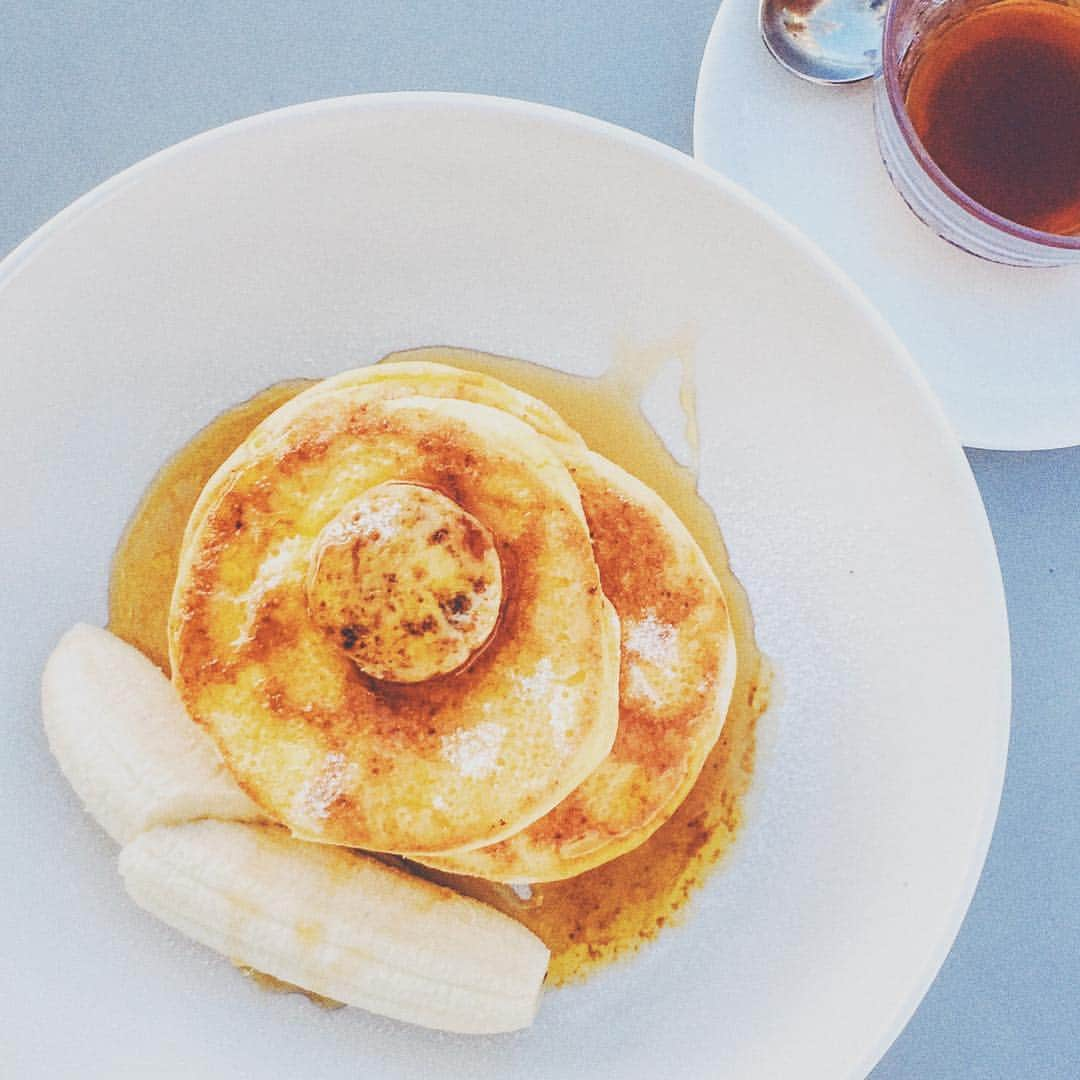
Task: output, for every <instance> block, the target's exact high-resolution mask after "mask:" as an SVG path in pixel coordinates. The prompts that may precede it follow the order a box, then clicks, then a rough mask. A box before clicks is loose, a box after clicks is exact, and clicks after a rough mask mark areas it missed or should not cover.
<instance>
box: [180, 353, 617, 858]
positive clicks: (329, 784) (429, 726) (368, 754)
mask: <svg viewBox="0 0 1080 1080" xmlns="http://www.w3.org/2000/svg"><path fill="white" fill-rule="evenodd" d="M406 367H409V368H410V369H411V370H408V371H405V370H402V371H401V372H400V374H401V376H402V378H401V380H399V381H394V380H393V379H392V378H390V377H389V376H390V373H391V372H392V371H393V368H401V369H405V368H406ZM427 367H428V365H393V366H392V367H391V366H390V365H387V366H386V367H385V368H382V369H380V368H370V369H365V370H364V371H363V372H361V373H357V374H356V375H354V374H352V373H346V374H345V375H342V376H338V377H337V378H336V379H333V380H328V381H327V382H326V383H321V384H319V385H317V386H316V387H314V388H312V390H309V391H306V392H305V393H303V394H301V395H299V396H298V397H296V398H295V399H293V401H291V402H289V403H288V404H287V405H285V406H283V408H282V409H280V410H278V411H277V412H276V413H274V414H272V415H271V416H270V417H268V418H267V420H266V421H264V422H263V424H261V425H259V427H257V428H256V429H255V431H254V432H253V433H252V435H251V436H250V437H249V439H248V440H246V441H245V443H244V444H242V445H241V447H239V448H238V450H237V451H236V452H235V453H234V454H233V455H232V456H231V457H230V459H229V460H228V461H226V462H225V464H224V465H223V466H222V467H221V469H219V470H218V472H217V473H216V474H215V476H214V477H213V478H212V479H211V481H210V482H209V484H208V485H207V487H206V489H205V490H204V492H203V494H202V496H201V497H200V500H199V503H198V505H197V506H196V509H195V511H194V512H193V514H192V518H191V521H190V522H189V526H188V531H187V534H186V536H185V542H184V548H183V552H182V555H181V561H180V571H179V574H178V578H177V585H176V590H175V592H174V596H173V605H172V612H171V618H170V655H171V660H172V666H173V672H174V680H175V682H176V684H177V687H178V689H179V690H180V692H181V694H182V696H183V698H184V700H185V702H186V704H187V706H188V708H189V710H190V712H191V713H192V715H193V716H194V717H195V718H196V719H197V720H198V721H199V722H200V723H202V724H204V725H205V726H206V727H207V729H208V730H209V732H210V733H211V735H212V736H213V737H214V739H215V741H216V742H217V744H218V746H219V748H220V749H221V751H222V753H223V755H224V757H225V759H226V761H227V762H228V764H229V767H230V769H231V770H232V772H233V774H234V775H235V776H236V778H237V779H238V781H239V782H240V783H241V785H242V786H243V787H244V788H245V789H246V790H247V791H248V792H249V794H251V795H252V797H253V798H254V799H255V800H256V801H257V802H259V803H260V804H261V805H262V806H263V807H264V808H265V809H266V810H267V811H268V812H269V813H271V814H272V815H273V816H274V817H276V818H278V819H279V820H281V821H283V822H284V823H285V824H287V825H288V826H290V828H292V829H293V831H294V832H295V833H296V834H298V835H301V836H304V837H307V838H310V839H316V840H321V841H325V842H330V843H339V844H348V845H351V846H356V847H363V848H368V849H371V850H381V851H396V852H404V853H426V854H432V853H436V854H437V853H446V852H451V851H459V850H465V849H467V848H471V847H475V846H479V845H483V844H490V843H492V842H494V841H497V840H499V839H501V838H503V837H505V836H508V835H510V834H512V833H514V832H517V831H519V830H520V829H522V828H524V827H525V826H526V825H528V824H529V823H530V822H532V821H534V820H536V819H537V818H538V817H541V816H542V815H543V814H544V813H546V812H547V811H548V810H549V809H550V808H551V807H552V806H554V805H555V804H556V803H557V802H559V801H560V800H561V799H562V798H563V797H564V796H565V795H566V794H568V793H569V792H570V791H571V790H572V789H573V788H574V787H576V786H577V785H578V784H579V783H580V782H581V781H582V780H583V779H584V778H585V777H586V776H587V775H588V774H589V773H590V772H591V771H592V770H593V769H594V768H595V767H596V766H597V765H598V764H599V763H600V761H601V760H602V759H603V758H604V756H605V755H606V753H607V751H608V750H609V748H610V746H611V743H612V740H613V738H614V733H615V727H616V723H617V684H618V675H617V666H618V627H617V623H616V620H615V618H614V614H613V612H612V610H611V608H610V605H609V604H608V602H607V601H606V599H605V597H604V595H603V593H602V591H601V589H600V587H599V575H598V571H597V567H596V562H595V560H594V557H593V553H592V549H591V544H590V538H589V534H588V529H587V527H586V523H585V520H584V516H583V514H582V510H581V504H580V500H579V497H578V494H577V490H576V487H575V486H574V483H573V480H572V479H571V477H570V475H569V473H568V471H567V469H566V467H565V466H564V465H563V464H562V462H561V461H560V460H559V458H558V456H557V455H556V453H555V450H554V444H553V443H552V442H551V441H550V440H548V439H544V438H541V437H540V436H539V435H538V434H537V433H536V432H535V431H534V430H533V428H532V427H530V426H529V425H528V424H526V423H524V422H523V421H522V420H519V419H516V418H515V417H514V416H511V415H508V414H507V413H506V412H504V411H501V410H498V409H495V408H492V407H490V406H489V405H487V404H477V403H476V402H475V401H461V400H454V399H452V398H450V397H445V398H444V397H438V396H434V397H433V396H417V394H416V392H417V391H418V390H419V389H421V388H422V387H423V388H427V387H428V386H437V389H436V390H435V393H436V394H439V393H440V391H441V390H446V389H448V388H450V387H451V386H454V387H457V388H458V389H457V392H462V393H466V392H471V393H472V396H473V397H474V398H477V397H481V398H483V397H485V396H486V397H487V398H488V400H499V401H501V402H503V403H509V405H510V407H511V409H514V410H515V411H519V412H527V414H528V415H529V416H530V418H531V419H536V418H539V419H538V423H540V424H541V425H545V426H549V428H550V431H551V433H552V437H554V438H559V439H562V440H564V443H565V445H570V444H571V443H572V442H576V441H577V440H576V437H575V436H573V433H572V432H571V431H570V429H568V428H567V427H566V425H565V424H563V423H562V422H561V421H560V420H559V419H558V417H557V416H555V414H554V413H550V410H546V408H545V407H540V408H537V406H538V404H539V403H534V402H533V399H530V398H527V396H526V395H516V394H515V393H514V392H510V393H505V392H504V391H503V390H501V389H499V388H500V387H502V384H501V383H499V382H498V381H497V380H494V379H487V378H485V377H484V376H475V377H474V376H473V375H472V373H468V372H456V371H455V372H454V375H453V376H448V375H443V376H440V374H439V373H437V372H435V373H433V372H430V371H425V370H422V369H423V368H427ZM383 372H385V373H386V376H387V377H383ZM369 373H371V374H370V375H369ZM462 384H466V390H464V391H462V390H461V389H460V388H461V385H462ZM403 386H404V387H405V388H406V389H402V387H403ZM493 387H494V389H493ZM520 399H525V402H524V404H523V403H522V402H521V400H520ZM547 413H550V417H549V416H547V415H546V414H547ZM551 418H554V419H551ZM394 482H399V486H400V487H401V488H402V489H407V488H408V486H409V485H414V488H413V491H414V492H415V491H417V490H419V489H426V490H429V491H431V492H435V493H438V494H439V496H440V500H435V504H434V505H435V509H434V510H432V509H431V507H429V506H428V505H427V502H431V500H427V502H425V506H424V512H423V514H420V515H418V516H416V520H418V521H419V520H423V521H427V520H428V517H426V516H425V515H427V514H429V513H448V514H449V513H451V512H452V511H453V508H455V507H456V508H460V510H461V511H462V512H463V514H464V515H465V516H466V517H467V518H471V519H475V521H476V522H479V523H480V524H481V525H482V526H483V530H482V531H483V532H484V534H485V535H487V534H490V537H491V541H490V542H491V544H492V545H493V550H494V551H495V552H496V553H497V555H498V561H499V564H500V565H501V577H500V576H499V575H495V576H494V577H491V576H490V574H489V575H488V576H489V578H490V580H491V581H492V582H495V581H498V583H499V587H500V588H501V589H502V604H501V608H500V613H499V621H498V624H497V626H496V628H495V630H494V633H493V634H492V635H491V637H490V640H487V641H486V643H484V644H483V645H482V647H479V648H478V651H476V652H475V653H474V654H473V655H472V657H471V660H470V662H469V663H467V664H466V665H465V666H464V667H462V668H460V669H458V670H454V671H451V672H450V673H449V674H441V673H440V674H438V675H437V676H436V677H432V678H428V679H425V680H423V681H419V682H407V681H400V682H398V681H391V680H386V679H383V678H377V677H372V675H371V674H369V673H366V672H365V671H364V670H362V669H361V667H359V666H358V664H357V663H354V660H353V658H351V656H350V647H351V646H350V642H355V639H356V637H357V633H358V632H359V628H357V627H356V626H349V627H345V628H343V630H347V631H348V632H347V633H345V634H343V635H342V637H341V639H340V640H339V639H337V638H336V637H335V636H334V633H333V626H332V625H330V626H329V627H328V625H327V624H326V620H325V619H324V620H323V625H319V624H317V622H316V620H315V619H313V618H311V617H310V611H309V605H310V604H311V602H312V596H313V595H314V596H323V593H322V592H319V591H316V592H314V593H313V592H312V591H311V586H310V581H311V575H312V572H313V571H312V556H313V553H315V552H322V553H325V550H326V547H327V537H328V536H329V537H330V539H331V540H335V538H336V537H337V534H336V532H335V530H336V529H338V528H339V527H341V524H342V521H344V522H345V525H346V526H348V527H350V528H351V527H353V526H354V525H355V522H354V521H353V517H355V514H353V512H352V511H351V510H350V507H353V506H354V504H355V502H356V500H358V499H360V498H361V497H362V496H364V495H365V493H366V492H369V491H370V490H371V489H373V488H375V487H376V486H377V485H381V484H382V485H387V484H391V485H393V483H394ZM395 497H397V496H396V495H395ZM410 498H411V496H410ZM444 504H445V505H444ZM446 507H449V508H451V509H446ZM346 511H348V513H346V514H345V518H344V519H343V518H342V516H341V515H342V514H343V512H346ZM350 514H352V516H350ZM361 516H362V515H361ZM371 520H373V519H371V518H370V516H369V517H368V518H364V521H367V522H368V525H366V526H365V528H366V529H367V531H366V532H363V533H358V534H357V537H356V540H357V543H360V541H363V545H364V546H363V552H362V555H363V558H364V559H366V560H368V562H366V563H365V564H364V565H365V568H366V571H370V570H371V566H372V565H373V564H371V563H370V560H371V559H376V558H379V557H381V556H380V555H379V551H380V550H382V549H381V548H380V547H379V545H378V542H377V541H378V540H379V536H378V530H377V529H376V528H373V527H371ZM409 520H412V518H410V519H409ZM447 520H448V521H449V520H450V519H449V518H448V519H447ZM463 520H464V519H463ZM330 526H332V528H330V529H329V532H328V531H327V530H328V527H330ZM477 531H478V530H476V529H471V530H470V529H468V528H465V529H464V531H463V532H461V535H462V536H466V535H472V534H473V533H476V532H477ZM442 532H443V530H441V529H436V530H435V533H442ZM452 532H453V530H452V529H448V530H447V533H452ZM432 535H433V536H434V533H433V534H432ZM420 540H423V538H422V537H421V538H420ZM435 542H440V543H441V542H442V541H441V540H440V541H435ZM373 545H374V546H373ZM387 550H395V551H396V550H397V549H393V548H391V549H387ZM481 554H482V553H481ZM395 557H396V556H395ZM477 557H478V558H479V557H480V556H479V555H478V556H477ZM334 558H335V560H336V561H335V562H334V564H333V565H334V568H335V569H334V573H335V574H346V575H347V574H348V573H349V565H348V560H347V559H346V560H344V561H342V560H341V559H339V558H337V556H335V557H334ZM486 558H487V557H486V556H484V559H486ZM374 565H376V568H377V565H378V564H374ZM408 565H412V564H411V563H410V564H408ZM426 565H428V560H427V559H426V556H425V557H424V558H422V559H418V561H416V567H414V569H416V568H419V569H420V570H421V571H423V570H424V568H425V566H426ZM440 565H442V564H441V563H440ZM463 565H465V564H463ZM483 565H484V566H485V567H488V566H489V561H485V562H483ZM486 572H487V571H485V573H486ZM386 573H387V574H388V575H393V574H394V573H395V571H394V568H393V567H390V566H387V567H386ZM324 576H325V575H324ZM370 579H371V575H370V573H369V574H367V576H366V577H365V578H364V580H365V581H367V580H370ZM326 581H327V582H328V583H329V584H328V585H327V586H326V587H327V588H331V589H332V588H337V579H336V578H335V577H333V576H328V577H326ZM399 585H400V583H395V587H398V586H399ZM418 588H419V586H418ZM399 593H400V597H404V599H403V600H402V602H403V603H406V604H407V603H410V602H411V601H410V600H409V597H408V595H406V593H401V592H400V589H399ZM329 595H331V597H332V596H333V594H329ZM396 595H397V594H396ZM400 597H399V598H400ZM320 603H321V601H320ZM330 609H331V611H332V612H333V610H334V604H333V602H331V603H330ZM343 610H344V609H343ZM455 612H456V609H455ZM395 617H397V616H395ZM399 621H400V620H399ZM424 625H426V620H425V621H424V622H423V623H422V624H420V629H421V630H422V629H423V626H424ZM450 629H452V627H450V628H448V627H446V626H444V627H442V628H441V630H442V631H446V632H447V633H449V632H450ZM372 632H373V633H374V632H375V631H372ZM440 640H442V646H440V647H443V646H445V644H446V635H445V634H443V638H441V639H440ZM463 640H465V641H466V642H467V643H468V644H469V646H470V647H472V646H474V645H476V643H477V642H476V641H472V640H471V639H469V638H468V637H466V638H464V639H463ZM477 640H479V639H477ZM347 646H348V647H347ZM455 647H457V646H455ZM380 649H381V650H382V651H381V652H380V651H379V650H380ZM373 655H376V657H377V658H378V659H379V662H380V663H390V664H391V666H392V664H393V662H394V661H393V657H392V656H391V657H390V659H389V661H388V660H387V656H388V655H389V654H387V651H386V647H385V643H383V644H381V645H379V648H377V649H376V650H375V653H374V654H373ZM411 661H415V656H411ZM421 667H422V665H421ZM376 670H381V669H376ZM412 670H420V669H417V668H414V669H412Z"/></svg>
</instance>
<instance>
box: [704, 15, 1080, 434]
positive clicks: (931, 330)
mask: <svg viewBox="0 0 1080 1080" xmlns="http://www.w3.org/2000/svg"><path fill="white" fill-rule="evenodd" d="M872 96H873V95H872V91H871V86H870V84H869V83H861V84H859V85H857V86H851V87H835V88H834V87H824V86H814V85H811V84H809V83H806V82H803V81H802V80H800V79H797V78H796V77H795V76H793V75H790V74H789V73H788V72H786V71H784V70H783V69H782V68H781V67H780V65H779V64H777V63H776V62H775V61H774V60H773V59H772V58H771V57H770V56H769V54H768V52H767V50H766V49H765V46H764V44H763V43H762V42H761V39H760V37H759V35H758V28H757V5H756V3H755V0H724V4H723V6H722V7H721V8H720V12H719V14H718V15H717V17H716V22H715V23H714V25H713V29H712V34H711V35H710V37H709V42H708V45H707V46H706V49H705V57H704V60H703V61H702V66H701V74H700V76H699V79H698V88H697V104H696V108H695V113H694V154H695V156H696V157H697V158H699V159H700V160H701V161H703V162H705V164H707V165H710V166H711V167H713V168H715V169H717V170H719V171H720V172H723V173H725V174H726V175H727V176H729V177H731V179H733V180H735V181H736V182H737V183H739V184H742V185H743V186H744V187H746V188H747V189H748V190H749V191H751V192H753V193H754V194H756V195H758V196H759V197H760V198H761V199H763V200H764V201H765V202H767V203H768V204H770V205H771V206H772V207H774V208H775V209H776V210H778V211H779V212H780V213H781V214H783V215H784V216H785V217H786V218H787V219H788V220H789V221H791V222H793V223H794V224H795V225H797V226H799V227H800V228H801V229H803V231H805V232H806V233H807V234H808V235H809V236H810V237H811V238H813V239H814V240H815V241H816V242H817V243H818V244H819V245H820V246H821V247H822V248H823V249H824V250H825V251H826V252H827V253H828V254H829V255H830V256H831V257H832V258H833V259H834V260H835V261H836V263H837V264H838V265H839V266H840V267H841V268H842V269H843V270H844V271H846V272H847V273H848V274H849V275H850V276H851V277H852V278H853V279H854V280H855V282H856V283H857V284H858V285H859V286H860V287H861V288H862V290H863V291H864V292H865V293H866V295H867V296H868V297H869V299H870V300H871V301H872V302H873V303H874V304H875V305H876V306H877V307H878V308H879V310H880V311H881V312H882V314H883V315H884V316H885V318H886V319H887V320H888V321H889V322H890V323H891V324H892V326H893V329H894V330H895V331H896V332H897V334H898V335H899V336H900V338H901V339H902V340H903V342H904V344H905V345H907V347H908V349H909V350H910V351H911V354H912V355H913V356H914V358H915V360H916V362H917V363H918V364H919V365H920V366H921V367H922V369H923V371H924V372H925V374H926V377H927V379H929V381H930V383H931V385H932V386H933V388H934V389H935V390H936V391H937V393H938V395H939V397H940V398H941V400H942V403H943V404H944V406H945V411H946V412H947V413H948V415H949V417H950V419H951V420H952V423H953V426H954V427H955V429H956V431H957V433H958V435H959V436H960V439H961V441H962V442H963V443H964V444H965V445H966V446H979V447H986V448H990V449H999V450H1041V449H1049V448H1051V447H1058V446H1071V445H1073V444H1075V443H1078V442H1080V266H1074V267H1066V268H1061V269H1052V270H1028V269H1015V268H1012V267H1005V266H998V265H995V264H992V263H988V262H983V261H982V260H980V259H976V258H975V257H973V256H971V255H967V254H965V253H964V252H962V251H959V250H957V249H955V248H953V247H951V246H950V245H949V244H947V243H945V241H943V240H941V239H939V238H938V237H937V236H935V235H934V234H933V233H932V232H931V231H930V230H929V229H928V228H927V227H926V226H924V225H923V224H922V223H921V222H919V221H918V220H917V219H916V218H915V217H914V215H913V214H912V213H911V212H910V211H909V210H908V208H907V207H906V206H905V205H904V202H903V200H902V199H901V198H900V196H899V195H898V194H897V193H896V191H895V190H894V189H893V187H892V184H891V183H890V181H889V178H888V175H887V174H886V172H885V169H884V167H883V166H882V164H881V159H880V157H879V155H878V151H877V143H876V140H875V137H874V117H873V104H872Z"/></svg>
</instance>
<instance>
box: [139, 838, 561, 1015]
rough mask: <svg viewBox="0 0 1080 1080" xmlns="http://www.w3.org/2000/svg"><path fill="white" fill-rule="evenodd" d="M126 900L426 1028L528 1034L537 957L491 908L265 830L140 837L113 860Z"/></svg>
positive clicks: (539, 965)
mask: <svg viewBox="0 0 1080 1080" xmlns="http://www.w3.org/2000/svg"><path fill="white" fill-rule="evenodd" d="M120 873H121V875H122V876H123V878H124V884H125V885H126V886H127V890H128V892H129V893H130V894H131V897H132V899H133V900H134V901H135V902H136V903H137V904H138V905H139V906H140V907H142V908H145V909H146V910H147V911H149V912H151V914H153V915H156V916H157V917H158V918H159V919H161V920H162V921H163V922H166V923H168V924H169V925H170V926H172V927H175V928H176V929H177V930H179V931H180V932H181V933H183V934H186V935H187V936H188V937H190V938H194V939H195V940H196V941H198V942H201V943H202V944H203V945H208V946H209V947H210V948H212V949H214V950H216V951H217V952H219V953H221V954H222V955H224V956H228V957H231V958H232V959H233V960H235V961H238V962H240V963H243V964H247V965H250V966H251V967H253V968H255V969H257V970H258V971H263V972H266V973H267V974H269V975H273V976H274V977H276V978H278V979H282V980H284V981H286V982H290V983H295V984H296V985H297V986H302V987H304V988H305V989H307V990H312V991H314V992H315V993H318V994H322V995H323V996H325V997H329V998H333V999H335V1000H337V1001H341V1002H344V1003H345V1004H346V1005H356V1006H359V1007H360V1008H362V1009H367V1010H368V1011H370V1012H376V1013H379V1014H381V1015H383V1016H390V1017H393V1018H394V1019H397V1020H405V1021H408V1022H409V1023H413V1024H421V1025H423V1026H424V1027H430V1028H438V1029H439V1030H441V1031H453V1032H461V1033H464V1034H493V1033H496V1032H502V1031H514V1030H516V1029H518V1028H523V1027H527V1026H528V1025H529V1024H531V1023H532V1020H533V1017H534V1016H535V1015H536V1010H537V1007H538V1005H539V1001H540V992H541V988H542V984H543V980H544V974H545V972H546V971H547V964H548V950H547V949H546V948H545V946H544V945H543V943H542V942H541V941H540V939H539V938H537V937H536V936H535V935H533V934H532V933H530V932H529V931H528V930H526V929H525V927H523V926H522V925H521V924H520V923H517V922H515V921H514V920H513V919H511V918H509V917H508V916H506V915H503V914H502V913H501V912H498V911H496V910H495V909H494V908H491V907H488V906H487V905H485V904H481V903H480V902H479V901H476V900H472V899H470V898H468V897H465V896H460V895H459V894H457V893H455V892H452V891H451V890H449V889H444V888H442V887H440V886H438V885H433V884H432V883H430V882H427V881H422V880H420V879H419V878H415V877H412V876H411V875H410V874H407V873H405V872H404V871H400V870H396V869H394V868H393V867H390V866H386V865H385V864H383V863H381V862H378V861H376V860H375V859H373V858H371V857H370V856H366V855H360V854H357V853H355V852H352V851H349V850H347V849H345V848H339V847H330V846H328V845H325V844H315V843H308V842H305V841H302V840H295V839H292V838H291V837H290V836H289V834H288V833H287V832H286V831H285V830H284V829H281V828H278V827H275V826H260V825H246V824H241V823H239V822H225V821H198V822H191V823H189V824H187V825H174V826H166V827H162V828H156V829H150V830H149V831H148V832H145V833H143V834H142V835H141V836H139V837H137V838H136V839H135V840H133V841H132V842H131V843H130V844H128V845H127V847H125V848H124V850H123V851H122V852H121V853H120Z"/></svg>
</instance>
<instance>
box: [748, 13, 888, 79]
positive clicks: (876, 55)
mask: <svg viewBox="0 0 1080 1080" xmlns="http://www.w3.org/2000/svg"><path fill="white" fill-rule="evenodd" d="M887 7H888V0H761V7H760V8H759V9H758V22H759V24H760V26H761V36H762V37H763V38H764V39H765V44H766V45H767V46H768V47H769V52H771V53H772V54H773V56H775V57H776V59H777V60H779V61H780V63H781V64H783V66H784V67H786V68H787V69H788V71H791V72H794V73H795V74H796V75H798V76H799V77H800V78H803V79H809V80H810V81H811V82H817V83H848V82H858V81H859V80H860V79H869V78H870V77H871V76H873V75H876V74H877V72H878V69H879V68H880V67H881V27H882V23H883V21H884V19H885V9H886V8H887Z"/></svg>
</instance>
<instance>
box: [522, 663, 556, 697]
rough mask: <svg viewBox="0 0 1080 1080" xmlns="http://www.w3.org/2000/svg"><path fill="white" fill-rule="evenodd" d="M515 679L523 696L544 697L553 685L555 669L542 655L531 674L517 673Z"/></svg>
mask: <svg viewBox="0 0 1080 1080" xmlns="http://www.w3.org/2000/svg"><path fill="white" fill-rule="evenodd" d="M515 681H516V683H517V687H518V690H519V691H520V693H521V695H522V696H523V697H526V698H546V697H547V696H548V695H549V694H550V693H551V690H552V688H553V687H554V685H555V669H554V668H553V667H552V666H551V661H550V660H549V659H548V658H547V657H544V659H543V660H541V661H540V663H539V664H537V665H536V667H535V668H533V673H532V674H531V675H518V676H517V678H516V680H515Z"/></svg>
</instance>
